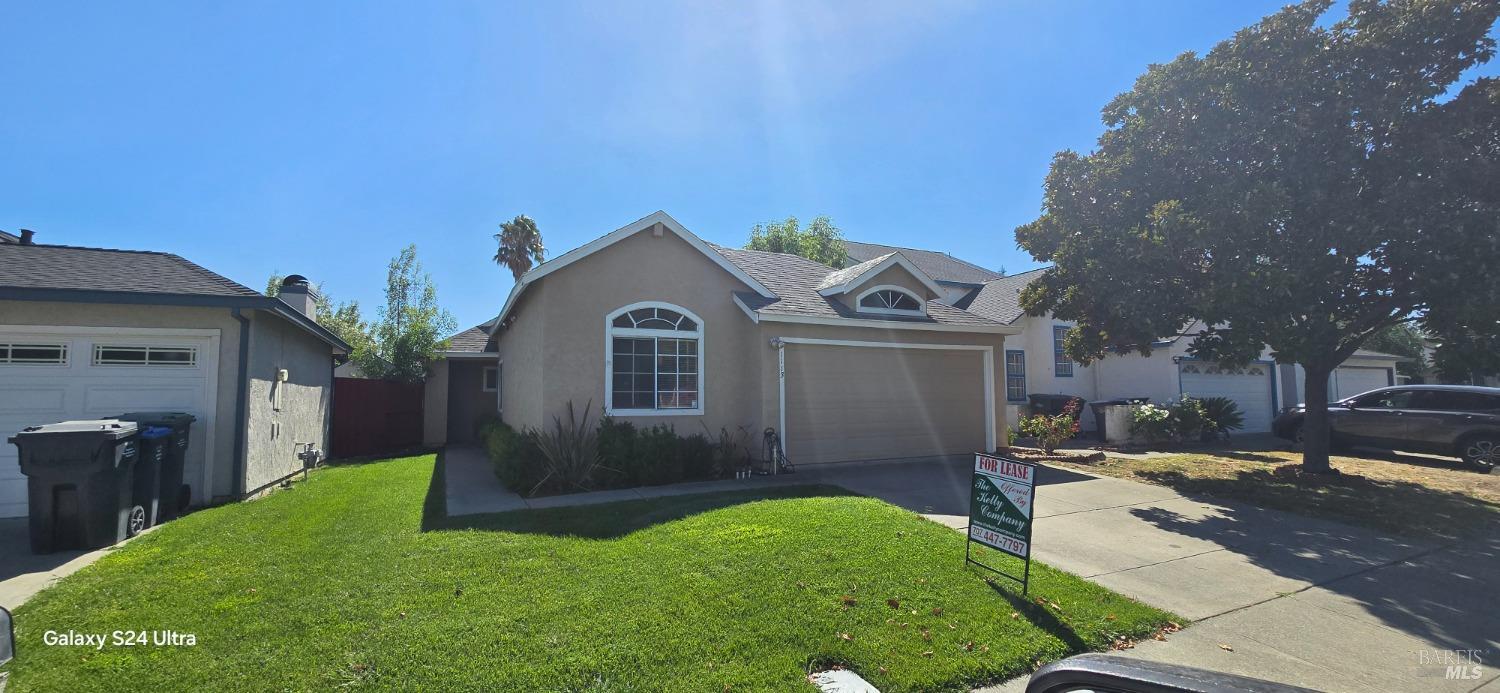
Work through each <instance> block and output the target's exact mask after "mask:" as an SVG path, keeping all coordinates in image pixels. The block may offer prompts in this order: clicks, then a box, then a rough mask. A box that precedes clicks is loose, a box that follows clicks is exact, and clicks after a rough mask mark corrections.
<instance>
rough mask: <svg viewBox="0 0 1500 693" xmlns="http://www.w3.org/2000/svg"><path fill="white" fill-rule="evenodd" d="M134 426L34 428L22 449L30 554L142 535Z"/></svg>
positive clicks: (105, 423) (20, 441) (19, 438)
mask: <svg viewBox="0 0 1500 693" xmlns="http://www.w3.org/2000/svg"><path fill="white" fill-rule="evenodd" d="M137 432H138V430H137V426H136V424H135V423H133V422H129V421H116V420H113V419H100V420H92V421H63V422H61V423H55V424H47V425H45V426H32V427H30V428H26V429H25V430H22V431H21V432H20V433H17V434H16V435H15V436H14V437H12V438H10V442H11V443H13V444H15V446H16V447H17V448H18V449H19V450H20V462H21V473H22V474H25V475H26V477H27V479H26V482H27V491H28V497H27V500H28V502H29V503H30V508H31V550H32V552H33V553H51V552H53V551H59V550H63V549H99V548H104V547H106V546H110V545H112V544H117V543H119V542H121V541H123V540H125V539H127V538H129V537H130V536H132V535H134V534H136V533H137V532H140V531H141V530H143V529H145V528H146V509H145V508H143V507H141V506H139V505H136V504H135V502H134V490H135V489H134V476H135V462H136V457H137V456H138V455H139V449H138V447H137V444H136V434H137Z"/></svg>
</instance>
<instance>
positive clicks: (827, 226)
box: [745, 216, 849, 269]
mask: <svg viewBox="0 0 1500 693" xmlns="http://www.w3.org/2000/svg"><path fill="white" fill-rule="evenodd" d="M745 247H746V248H748V249H750V250H765V251H768V252H772V253H791V254H792V255H800V256H802V257H805V258H807V259H809V260H812V261H813V262H821V263H823V264H825V265H828V266H829V267H833V268H837V269H843V267H844V266H845V265H847V264H849V248H848V247H847V246H845V245H844V232H843V231H840V230H839V227H837V226H834V225H833V220H832V219H829V218H828V217H826V216H820V217H817V218H815V219H813V220H812V223H810V224H808V225H807V226H806V227H803V226H802V224H801V222H799V221H797V217H787V218H786V220H785V221H773V222H769V223H765V224H756V225H755V226H754V227H753V228H751V229H750V242H749V243H746V244H745Z"/></svg>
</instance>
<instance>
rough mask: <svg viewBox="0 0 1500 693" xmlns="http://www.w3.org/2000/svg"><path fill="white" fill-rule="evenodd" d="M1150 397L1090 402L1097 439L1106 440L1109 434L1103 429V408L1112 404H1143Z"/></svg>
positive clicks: (1148, 400)
mask: <svg viewBox="0 0 1500 693" xmlns="http://www.w3.org/2000/svg"><path fill="white" fill-rule="evenodd" d="M1150 401H1151V398H1150V397H1120V398H1118V399H1107V400H1104V401H1102V402H1092V403H1090V404H1089V409H1091V410H1093V412H1094V427H1095V428H1097V429H1099V431H1098V433H1099V440H1108V439H1109V434H1108V433H1106V432H1105V431H1104V408H1105V407H1106V406H1109V405H1112V404H1145V403H1147V402H1150Z"/></svg>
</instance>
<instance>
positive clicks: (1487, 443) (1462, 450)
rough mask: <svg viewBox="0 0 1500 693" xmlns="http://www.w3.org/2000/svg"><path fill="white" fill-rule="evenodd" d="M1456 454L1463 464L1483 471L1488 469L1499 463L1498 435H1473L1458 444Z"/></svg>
mask: <svg viewBox="0 0 1500 693" xmlns="http://www.w3.org/2000/svg"><path fill="white" fill-rule="evenodd" d="M1458 455H1459V457H1462V458H1463V460H1464V463H1465V464H1468V465H1472V466H1474V467H1476V468H1478V469H1481V470H1483V471H1490V470H1492V469H1494V468H1495V464H1496V463H1500V436H1488V435H1483V436H1474V437H1472V438H1469V439H1467V440H1465V441H1464V442H1463V443H1461V444H1460V445H1459V446H1458Z"/></svg>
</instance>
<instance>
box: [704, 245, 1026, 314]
mask: <svg viewBox="0 0 1500 693" xmlns="http://www.w3.org/2000/svg"><path fill="white" fill-rule="evenodd" d="M710 247H712V248H713V249H714V250H716V251H718V252H719V253H720V254H722V255H723V256H724V257H725V258H727V259H728V260H729V261H730V262H733V263H734V264H735V265H736V266H738V267H741V268H743V269H744V270H745V272H747V273H749V274H750V276H752V277H755V278H756V279H757V280H758V281H760V282H761V283H762V284H765V285H766V286H767V287H769V288H770V289H771V291H772V292H774V293H775V294H776V295H775V296H774V297H769V298H768V297H764V296H757V295H755V294H753V293H751V292H748V291H737V292H735V294H734V295H735V298H736V299H738V300H739V302H740V304H741V305H743V306H744V307H745V308H746V309H747V310H750V311H754V312H756V313H759V314H763V315H784V316H801V317H809V318H849V319H856V320H880V321H889V322H904V323H929V324H936V325H948V326H955V327H959V326H968V327H998V325H997V324H996V323H995V321H993V320H989V319H986V318H983V317H980V316H978V315H975V314H973V313H970V312H968V311H965V310H961V309H958V308H954V307H953V306H948V305H943V304H941V303H936V302H931V301H929V302H928V303H927V315H926V316H899V315H871V314H868V313H859V312H856V311H855V310H853V309H852V308H850V307H849V306H847V305H845V304H844V303H843V302H841V301H839V300H838V299H835V298H830V297H825V296H823V295H821V294H819V293H818V288H819V287H820V286H822V285H823V284H824V282H825V280H826V279H827V278H828V276H829V274H830V273H831V272H833V270H832V268H830V267H828V266H827V265H822V264H819V263H816V262H813V261H812V260H808V259H807V258H804V257H801V256H797V255H790V254H787V253H771V252H766V251H761V250H741V249H737V248H726V247H723V246H719V245H712V244H710Z"/></svg>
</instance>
